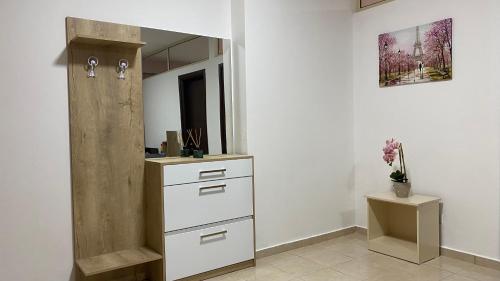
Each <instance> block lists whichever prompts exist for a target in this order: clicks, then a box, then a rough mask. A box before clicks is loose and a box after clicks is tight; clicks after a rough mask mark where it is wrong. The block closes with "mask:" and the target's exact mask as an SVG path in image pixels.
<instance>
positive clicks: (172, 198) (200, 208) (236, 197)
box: [163, 177, 253, 232]
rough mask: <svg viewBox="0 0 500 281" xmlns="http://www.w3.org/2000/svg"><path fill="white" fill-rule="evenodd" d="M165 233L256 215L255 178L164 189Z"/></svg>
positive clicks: (191, 184)
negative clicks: (254, 203) (253, 181)
mask: <svg viewBox="0 0 500 281" xmlns="http://www.w3.org/2000/svg"><path fill="white" fill-rule="evenodd" d="M163 194H164V202H165V205H164V206H165V207H164V210H165V216H164V218H165V231H166V232H167V231H172V230H178V229H183V228H188V227H193V226H198V225H203V224H209V223H214V222H219V221H224V220H229V219H235V218H241V217H246V216H250V215H252V214H253V191H252V177H244V178H234V179H227V180H222V181H206V182H198V183H190V184H181V185H172V186H165V187H164V192H163Z"/></svg>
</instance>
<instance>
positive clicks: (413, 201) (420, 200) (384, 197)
mask: <svg viewBox="0 0 500 281" xmlns="http://www.w3.org/2000/svg"><path fill="white" fill-rule="evenodd" d="M366 198H368V199H373V200H379V201H385V202H390V203H396V204H403V205H410V206H418V205H422V204H426V203H430V202H434V201H439V200H441V198H439V197H435V196H428V195H421V194H413V195H410V197H408V198H399V197H397V196H396V194H394V192H383V193H376V194H369V195H367V196H366Z"/></svg>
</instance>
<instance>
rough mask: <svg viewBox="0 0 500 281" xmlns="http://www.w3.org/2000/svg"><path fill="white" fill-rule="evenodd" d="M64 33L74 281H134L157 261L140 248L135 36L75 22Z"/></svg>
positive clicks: (132, 30)
mask: <svg viewBox="0 0 500 281" xmlns="http://www.w3.org/2000/svg"><path fill="white" fill-rule="evenodd" d="M66 28H67V40H68V41H67V44H68V48H67V50H68V87H69V110H70V127H71V128H70V139H71V178H72V193H73V195H72V196H73V224H74V251H75V260H76V264H77V265H78V268H79V271H78V273H77V280H83V279H85V280H114V279H117V278H120V280H137V279H136V275H137V274H138V272H146V271H148V270H147V268H148V266H149V265H143V264H145V263H150V262H152V261H156V262H161V258H162V257H161V255H160V254H158V253H157V252H155V251H153V250H151V249H150V248H148V247H147V246H146V245H147V241H146V233H145V232H146V231H145V221H146V218H145V213H146V209H145V205H144V123H143V116H144V115H143V101H142V69H141V50H140V48H139V47H140V46H142V45H143V43H142V42H140V28H139V27H134V26H126V25H120V24H112V23H105V22H97V21H90V20H84V19H76V18H67V19H66ZM90 56H94V57H97V58H98V60H99V63H98V66H97V67H96V68H95V75H96V77H95V78H88V77H87V60H88V58H89V57H90ZM120 59H127V60H128V61H129V66H128V69H127V70H126V72H125V80H120V79H118V73H117V66H118V61H119V60H120ZM131 267H132V268H131ZM122 268H123V270H120V269H122ZM127 276H128V277H127ZM149 277H150V279H151V280H155V281H160V280H162V278H161V277H158V276H157V277H154V276H149ZM159 278H161V279H159ZM139 280H140V279H139Z"/></svg>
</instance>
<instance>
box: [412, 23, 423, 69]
mask: <svg viewBox="0 0 500 281" xmlns="http://www.w3.org/2000/svg"><path fill="white" fill-rule="evenodd" d="M423 56H424V51H422V42H420V28H419V27H418V26H417V37H416V39H415V44H413V57H414V58H415V60H417V61H422V59H423Z"/></svg>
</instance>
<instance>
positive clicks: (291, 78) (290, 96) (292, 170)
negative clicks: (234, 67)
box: [245, 0, 354, 249]
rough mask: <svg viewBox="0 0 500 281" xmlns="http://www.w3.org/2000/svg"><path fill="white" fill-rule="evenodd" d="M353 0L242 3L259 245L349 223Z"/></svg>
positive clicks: (351, 213) (351, 214) (351, 220)
mask: <svg viewBox="0 0 500 281" xmlns="http://www.w3.org/2000/svg"><path fill="white" fill-rule="evenodd" d="M351 3H352V2H351V1H340V0H339V1H326V0H314V1H300V0H293V1H291V0H276V1H266V0H252V1H246V2H245V33H246V38H245V52H246V105H247V126H248V127H247V141H248V152H249V153H250V154H253V155H254V156H255V188H256V190H255V193H256V221H257V224H256V231H257V249H262V248H266V247H270V246H274V245H276V244H282V243H286V242H289V241H293V240H296V239H301V238H305V237H309V236H314V235H318V234H322V233H325V232H330V231H332V230H336V229H341V228H344V227H348V226H352V225H353V223H354V208H353V207H354V197H353V196H354V190H353V182H352V181H351V179H352V176H353V133H352V128H353V123H352V113H353V112H352V90H351V83H352V76H351V70H352V69H351V67H350V66H351V64H352V62H351V56H352V52H351V47H352V37H351V16H352V14H351Z"/></svg>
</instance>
